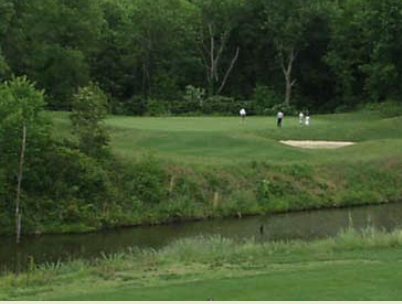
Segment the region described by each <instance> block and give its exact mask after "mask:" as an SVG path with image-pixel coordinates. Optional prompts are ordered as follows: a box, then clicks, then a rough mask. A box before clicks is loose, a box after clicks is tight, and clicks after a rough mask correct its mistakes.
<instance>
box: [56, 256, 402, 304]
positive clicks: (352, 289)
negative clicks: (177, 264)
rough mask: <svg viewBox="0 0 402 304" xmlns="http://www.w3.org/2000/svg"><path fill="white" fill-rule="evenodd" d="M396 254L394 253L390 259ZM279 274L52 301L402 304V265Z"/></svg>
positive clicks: (317, 266) (303, 268)
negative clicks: (373, 302)
mask: <svg viewBox="0 0 402 304" xmlns="http://www.w3.org/2000/svg"><path fill="white" fill-rule="evenodd" d="M389 254H392V253H389ZM284 268H285V269H284V270H282V271H277V272H273V273H268V274H263V275H257V276H245V277H240V278H222V279H211V280H200V281H196V282H189V283H182V284H168V285H166V286H157V287H147V288H138V287H131V288H130V287H123V288H115V289H113V290H110V291H106V292H103V291H89V292H88V293H86V294H81V295H73V296H68V295H64V296H61V297H56V298H51V300H67V301H76V300H81V301H102V300H110V301H205V300H208V299H214V300H218V301H316V300H322V301H324V300H326V301H334V300H337V301H345V300H349V301H363V300H365V301H370V300H377V301H381V300H382V301H387V300H394V301H395V300H402V291H401V289H400V278H401V275H402V263H401V262H398V263H382V262H380V261H378V262H377V263H372V262H368V261H349V263H347V262H345V263H337V262H334V263H331V262H321V263H312V265H309V264H308V263H305V264H304V263H303V264H302V265H300V266H299V267H297V266H295V267H293V268H292V269H291V270H287V269H286V267H284Z"/></svg>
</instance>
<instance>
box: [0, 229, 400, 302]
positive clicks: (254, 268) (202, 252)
mask: <svg viewBox="0 0 402 304" xmlns="http://www.w3.org/2000/svg"><path fill="white" fill-rule="evenodd" d="M401 253H402V231H395V232H393V233H381V232H378V231H374V230H372V229H368V230H365V231H363V233H358V232H356V231H353V230H349V231H346V232H343V233H341V234H340V235H339V236H337V237H335V238H332V239H327V240H319V241H313V242H302V241H292V242H289V243H286V242H276V243H267V244H258V243H256V242H255V241H248V242H245V243H243V244H236V243H235V242H233V241H230V240H227V239H221V238H210V239H203V238H200V239H191V240H183V241H179V242H177V243H175V244H172V245H171V246H168V247H166V248H164V249H162V250H160V251H139V250H131V251H129V252H127V253H124V254H120V255H113V256H108V257H104V258H102V259H98V260H96V261H93V262H86V261H73V262H70V263H66V264H51V265H45V266H41V267H35V268H32V269H31V271H30V272H28V273H26V274H20V275H12V274H10V275H7V276H3V277H2V278H1V280H0V299H2V300H207V299H208V298H214V299H215V300H401V299H402V291H401V290H400V288H399V285H400V283H399V281H400V277H401V275H402V258H401Z"/></svg>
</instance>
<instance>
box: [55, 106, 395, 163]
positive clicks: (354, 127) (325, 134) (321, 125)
mask: <svg viewBox="0 0 402 304" xmlns="http://www.w3.org/2000/svg"><path fill="white" fill-rule="evenodd" d="M50 115H51V117H52V119H53V120H54V121H55V123H56V126H58V130H59V131H58V132H60V134H63V135H67V134H69V132H70V128H69V126H68V125H69V121H68V113H65V112H53V113H50ZM107 125H108V126H109V127H110V130H111V135H112V142H111V144H112V147H113V149H114V151H115V152H116V154H117V155H120V156H122V157H124V158H128V159H130V158H132V159H136V158H138V157H141V156H142V155H144V154H148V153H151V154H153V155H154V156H157V157H161V158H163V159H166V160H169V161H173V162H180V163H189V164H191V163H194V164H204V165H208V164H233V163H237V162H247V161H253V160H261V161H268V162H273V163H281V162H299V161H308V162H328V161H330V162H337V161H339V162H343V161H345V160H347V161H354V160H356V161H358V160H363V159H364V160H371V159H381V158H384V157H393V156H396V155H400V154H401V152H402V133H401V132H400V130H401V128H402V117H397V118H383V117H381V116H380V115H379V114H377V113H371V112H362V113H351V114H334V115H319V116H312V118H311V124H310V126H308V127H306V126H300V125H299V121H298V119H297V118H296V117H286V118H285V120H284V124H283V128H281V129H278V128H277V127H276V121H275V118H274V117H248V118H247V119H246V121H245V122H244V123H242V122H241V120H240V119H239V118H237V117H158V118H152V117H119V116H113V117H111V118H109V119H108V120H107ZM282 139H297V140H332V141H343V140H347V141H355V142H357V144H356V145H355V146H352V147H345V148H341V149H336V150H330V151H329V150H305V149H300V148H293V147H288V146H285V145H283V144H281V143H280V142H279V140H282Z"/></svg>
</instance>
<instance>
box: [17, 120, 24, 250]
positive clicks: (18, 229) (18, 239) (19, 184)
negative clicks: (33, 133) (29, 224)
mask: <svg viewBox="0 0 402 304" xmlns="http://www.w3.org/2000/svg"><path fill="white" fill-rule="evenodd" d="M26 139H27V127H26V125H25V123H24V125H23V127H22V145H21V154H20V161H19V170H18V182H17V197H16V200H15V221H16V227H15V228H16V242H17V244H19V242H20V238H21V222H22V213H21V204H20V201H21V183H22V175H23V168H24V157H25V147H26Z"/></svg>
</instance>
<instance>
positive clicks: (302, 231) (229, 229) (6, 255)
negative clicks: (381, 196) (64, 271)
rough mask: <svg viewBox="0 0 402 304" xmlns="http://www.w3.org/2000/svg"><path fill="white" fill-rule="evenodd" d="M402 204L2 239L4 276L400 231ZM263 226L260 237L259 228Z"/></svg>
mask: <svg viewBox="0 0 402 304" xmlns="http://www.w3.org/2000/svg"><path fill="white" fill-rule="evenodd" d="M401 215H402V203H399V204H388V205H381V206H365V207H355V208H345V209H329V210H318V211H309V212H295V213H288V214H277V215H271V216H257V217H248V218H242V219H216V220H208V221H200V222H190V223H180V224H171V225H164V226H154V227H136V228H125V229H116V230H110V231H107V232H99V233H93V234H85V235H47V236H39V237H34V236H29V237H23V239H22V244H20V245H19V246H16V245H15V244H14V239H13V238H2V237H0V271H4V270H10V271H21V270H24V269H26V267H27V265H28V261H29V259H30V257H32V258H33V259H34V261H35V263H43V262H55V261H58V260H67V259H71V258H93V257H97V256H99V255H100V254H101V253H102V252H104V253H114V252H121V251H123V250H125V249H126V248H128V247H135V246H137V247H143V248H144V247H152V248H161V247H163V246H166V245H167V244H169V243H171V242H173V241H175V240H178V239H181V238H188V237H196V236H201V235H203V236H211V235H221V236H223V237H225V238H235V239H244V238H253V237H255V238H256V239H258V240H261V241H269V240H290V239H316V238H322V237H326V236H333V235H336V234H338V233H339V232H340V230H342V229H345V228H347V227H349V226H350V225H353V227H354V228H356V229H359V228H365V227H367V226H373V227H376V228H378V229H384V230H387V231H389V230H393V229H395V228H401V227H402V216H401ZM261 225H263V226H264V232H263V234H261V232H260V227H261Z"/></svg>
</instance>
